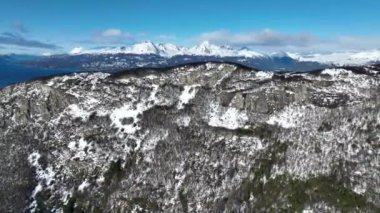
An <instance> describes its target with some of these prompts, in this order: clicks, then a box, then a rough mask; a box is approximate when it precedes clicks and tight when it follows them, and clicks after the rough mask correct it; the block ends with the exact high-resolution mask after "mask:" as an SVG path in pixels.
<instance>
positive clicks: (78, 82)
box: [0, 63, 380, 212]
mask: <svg viewBox="0 0 380 213" xmlns="http://www.w3.org/2000/svg"><path fill="white" fill-rule="evenodd" d="M377 69H378V68H376V67H365V68H361V69H360V70H359V71H358V70H354V69H351V70H350V68H346V69H329V70H323V71H319V72H313V73H293V74H290V73H282V74H279V73H277V74H275V73H268V72H261V71H260V72H258V71H253V70H250V69H247V68H244V67H240V66H237V65H233V64H219V63H207V64H197V65H196V64H193V65H185V66H181V67H178V68H172V69H167V70H149V69H145V70H139V71H135V72H126V73H120V74H117V75H109V74H102V73H96V74H75V75H71V76H62V77H55V78H51V79H43V80H39V81H34V82H29V83H24V84H19V85H15V86H10V87H6V88H4V89H3V90H1V91H0V118H1V120H0V177H1V178H0V201H1V204H2V205H1V206H0V212H22V211H26V212H51V211H52V212H144V211H146V212H272V211H274V212H281V211H285V212H302V211H306V212H312V211H314V212H379V211H380V187H379V186H380V159H379V156H380V140H379V137H380V120H379V119H380V107H379V105H380V103H379V101H378V100H379V96H380V95H379V94H380V86H379V76H378V70H377Z"/></svg>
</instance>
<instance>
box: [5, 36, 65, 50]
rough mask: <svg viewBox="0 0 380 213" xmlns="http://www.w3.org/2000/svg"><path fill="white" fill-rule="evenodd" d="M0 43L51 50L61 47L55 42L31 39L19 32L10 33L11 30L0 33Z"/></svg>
mask: <svg viewBox="0 0 380 213" xmlns="http://www.w3.org/2000/svg"><path fill="white" fill-rule="evenodd" d="M0 44H3V45H15V46H19V47H27V48H41V49H49V50H56V49H60V48H61V47H59V46H57V45H55V44H50V43H45V42H41V41H36V40H29V39H26V38H24V37H23V36H21V35H19V34H16V33H10V32H4V33H2V34H0Z"/></svg>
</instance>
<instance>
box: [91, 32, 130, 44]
mask: <svg viewBox="0 0 380 213" xmlns="http://www.w3.org/2000/svg"><path fill="white" fill-rule="evenodd" d="M133 40H134V37H133V36H132V34H131V33H129V32H126V31H123V30H121V29H115V28H110V29H106V30H101V31H97V32H95V33H94V34H93V35H92V39H91V42H92V43H98V44H125V43H131V42H132V41H133Z"/></svg>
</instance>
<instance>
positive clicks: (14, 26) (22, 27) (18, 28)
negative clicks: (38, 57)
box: [11, 21, 29, 33]
mask: <svg viewBox="0 0 380 213" xmlns="http://www.w3.org/2000/svg"><path fill="white" fill-rule="evenodd" d="M11 28H12V29H13V30H15V31H17V32H20V33H28V32H29V29H28V28H27V27H25V25H24V24H23V23H21V22H19V21H14V22H12V23H11Z"/></svg>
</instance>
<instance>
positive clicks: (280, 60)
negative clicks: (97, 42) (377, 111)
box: [0, 41, 380, 88]
mask: <svg viewBox="0 0 380 213" xmlns="http://www.w3.org/2000/svg"><path fill="white" fill-rule="evenodd" d="M200 62H227V63H236V64H241V65H244V66H247V67H249V68H252V69H259V70H266V71H295V72H307V71H313V70H320V69H325V68H333V67H338V66H343V65H356V66H361V65H368V64H375V63H378V62H380V51H379V50H372V51H366V52H341V53H328V54H299V53H291V52H275V53H270V54H265V53H260V52H257V51H254V50H251V49H250V48H248V47H242V48H233V47H230V46H219V45H215V44H212V43H210V42H207V41H205V42H203V43H201V44H199V45H196V46H194V47H190V48H187V47H183V46H177V45H174V44H169V43H166V44H163V43H153V42H149V41H145V42H142V43H137V44H134V45H131V46H121V47H103V48H95V49H85V48H82V47H76V48H74V49H72V50H71V51H69V52H68V53H65V54H59V55H48V56H25V55H15V54H12V55H2V56H1V55H0V88H1V87H4V86H7V85H9V84H13V83H18V82H23V81H27V80H31V79H35V78H39V77H45V76H51V75H57V74H68V73H73V72H108V73H115V72H120V71H124V70H130V69H135V68H166V67H173V66H179V65H183V64H189V63H200Z"/></svg>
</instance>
